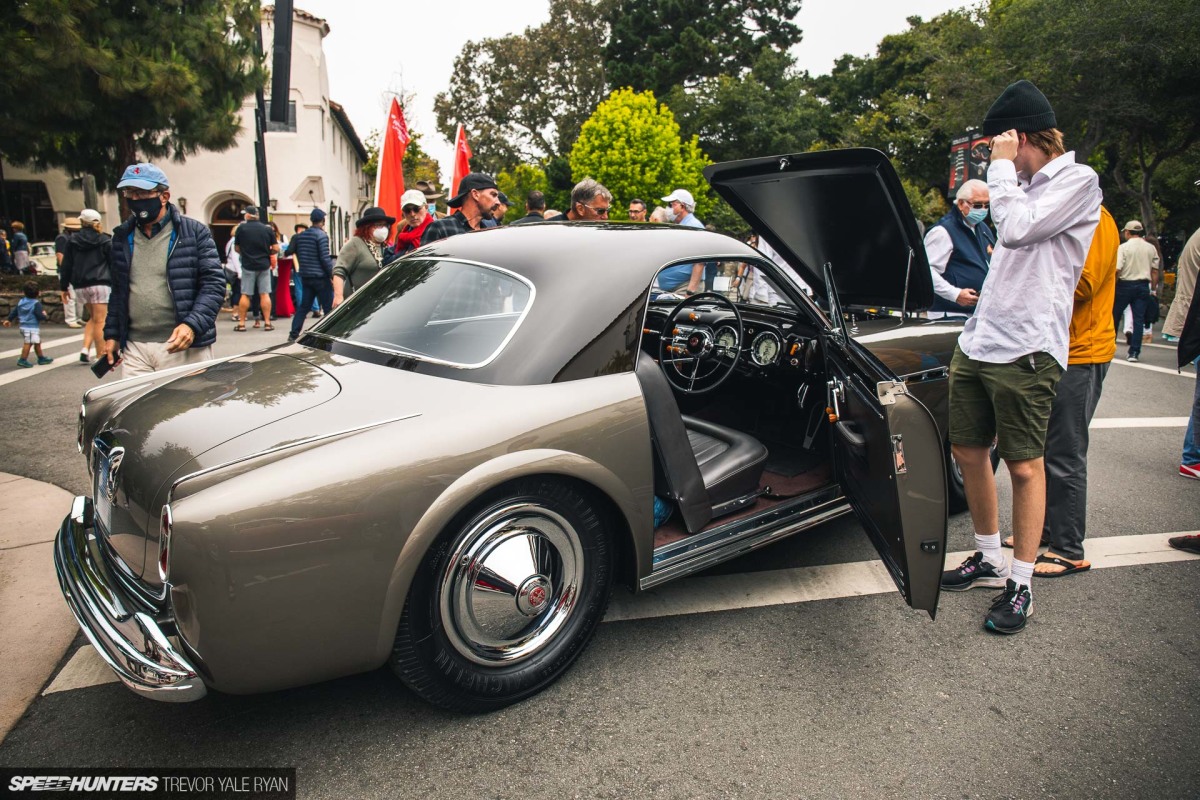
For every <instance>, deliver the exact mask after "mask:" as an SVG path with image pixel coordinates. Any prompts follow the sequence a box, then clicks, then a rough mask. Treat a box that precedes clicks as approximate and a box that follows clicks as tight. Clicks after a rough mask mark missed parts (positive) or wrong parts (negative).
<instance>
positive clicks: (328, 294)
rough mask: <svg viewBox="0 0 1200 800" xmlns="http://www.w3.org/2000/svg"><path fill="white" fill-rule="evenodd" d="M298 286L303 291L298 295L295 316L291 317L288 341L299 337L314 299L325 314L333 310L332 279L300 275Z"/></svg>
mask: <svg viewBox="0 0 1200 800" xmlns="http://www.w3.org/2000/svg"><path fill="white" fill-rule="evenodd" d="M300 284H301V286H302V287H303V290H302V291H301V293H300V303H299V305H297V306H296V315H295V316H294V317H292V332H291V334H289V335H288V338H289V339H295V338H296V337H297V336H299V335H300V329H301V328H303V327H304V318H305V317H307V316H308V312H309V310H310V309H312V304H313V299H314V298H316V300H317V301H318V302H319V303H320V304H321V310H322V311H324V312H325V313H326V314H328V313H329V312H330V310H331V309H332V308H333V279H332V278H306V277H304V276H303V275H302V276H300Z"/></svg>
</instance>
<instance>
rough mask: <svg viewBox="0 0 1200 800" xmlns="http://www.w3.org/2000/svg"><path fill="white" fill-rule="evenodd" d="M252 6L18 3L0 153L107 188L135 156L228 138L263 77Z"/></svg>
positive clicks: (143, 1)
mask: <svg viewBox="0 0 1200 800" xmlns="http://www.w3.org/2000/svg"><path fill="white" fill-rule="evenodd" d="M259 14H260V5H259V3H258V2H257V0H186V1H185V0H126V2H122V3H116V4H113V3H101V2H96V0H79V2H69V3H68V2H60V1H58V0H22V2H19V3H16V4H15V6H14V8H13V10H12V11H11V12H10V13H9V14H7V15H6V16H5V22H6V26H5V37H4V46H3V47H0V74H2V75H4V80H3V81H0V152H2V153H3V154H4V155H5V157H6V158H9V159H11V160H12V161H15V162H18V163H26V162H29V163H33V164H35V165H36V166H39V167H42V168H45V167H58V168H61V169H63V170H65V171H66V172H67V173H69V174H70V175H72V176H75V177H78V176H81V175H84V174H91V175H94V176H95V178H96V183H97V185H98V187H99V188H101V189H106V188H108V187H109V186H111V185H112V184H113V183H114V182H115V181H116V179H117V178H118V177H119V176H120V174H121V172H122V170H123V169H124V167H125V166H127V165H128V164H131V163H133V162H135V161H137V160H139V159H163V158H167V157H170V158H173V159H175V160H176V161H183V160H184V159H185V158H186V157H187V156H189V155H191V154H193V153H196V152H198V151H200V150H215V151H221V150H226V149H228V148H229V147H232V146H233V144H234V143H235V141H236V139H237V135H238V132H239V131H240V130H241V128H242V125H243V124H251V125H252V124H253V122H252V120H250V119H242V113H241V112H242V103H243V101H244V100H245V99H246V97H247V96H248V95H249V94H251V93H252V92H253V91H254V89H255V87H257V86H259V85H261V84H262V83H263V82H264V81H265V80H266V70H265V69H264V68H263V66H262V64H261V62H260V60H259V59H258V57H257V55H256V42H257V35H258V34H257V29H258V25H259ZM38 87H40V88H41V89H42V91H37V88H38Z"/></svg>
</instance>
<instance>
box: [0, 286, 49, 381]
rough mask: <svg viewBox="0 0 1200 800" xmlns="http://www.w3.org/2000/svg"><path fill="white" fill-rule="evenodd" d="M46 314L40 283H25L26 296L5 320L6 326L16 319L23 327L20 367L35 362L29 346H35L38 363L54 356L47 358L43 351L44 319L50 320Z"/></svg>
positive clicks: (43, 362) (29, 365)
mask: <svg viewBox="0 0 1200 800" xmlns="http://www.w3.org/2000/svg"><path fill="white" fill-rule="evenodd" d="M49 319H50V318H49V317H48V316H46V309H44V308H42V301H41V300H39V299H38V285H37V283H36V282H34V281H30V282H29V283H27V284H25V296H24V297H23V298H21V300H20V301H18V302H17V307H16V308H14V309H13V310H12V311H11V312H9V315H8V319H6V320H4V327H6V328H8V327H11V326H12V324H13V321H14V320H17V321H19V324H20V328H21V336H22V338H24V340H25V346H24V347H22V348H21V357H20V358H18V359H17V366H18V367H32V366H33V364H32V363H31V362H30V361H29V348H31V347H32V348H34V350H35V352H36V353H37V363H39V364H49V363H50V362H51V361H53V360H54V359H53V358H46V356H45V355H44V354H43V353H42V327H41V321H42V320H49Z"/></svg>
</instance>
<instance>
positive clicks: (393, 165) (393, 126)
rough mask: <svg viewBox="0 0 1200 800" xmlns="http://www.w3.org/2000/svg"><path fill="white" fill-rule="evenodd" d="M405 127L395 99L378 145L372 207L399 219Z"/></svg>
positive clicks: (405, 147)
mask: <svg viewBox="0 0 1200 800" xmlns="http://www.w3.org/2000/svg"><path fill="white" fill-rule="evenodd" d="M409 138H410V137H409V135H408V126H407V125H406V124H405V123H404V111H403V109H401V108H400V104H399V103H398V102H396V98H394V97H393V98H392V108H391V111H390V112H389V113H388V119H387V127H386V128H384V129H383V139H382V141H380V143H379V172H377V173H376V175H375V205H377V206H379V207H380V208H382V209H383V210H384V211H386V212H387V215H388V216H389V217H395V218H396V219H400V217H401V214H400V196H401V195H402V194H404V151H405V150H407V149H408V142H409Z"/></svg>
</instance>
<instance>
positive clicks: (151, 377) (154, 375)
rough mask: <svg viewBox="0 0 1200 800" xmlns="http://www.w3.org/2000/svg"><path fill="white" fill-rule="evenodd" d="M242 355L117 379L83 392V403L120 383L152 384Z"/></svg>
mask: <svg viewBox="0 0 1200 800" xmlns="http://www.w3.org/2000/svg"><path fill="white" fill-rule="evenodd" d="M244 355H247V354H246V353H238V354H237V355H235V356H224V357H222V358H210V359H209V360H208V361H195V362H193V363H191V364H180V365H179V366H178V367H169V368H167V369H160V370H158V371H156V372H148V373H145V374H143V375H132V376H130V377H128V378H118V379H117V380H115V381H109V382H108V383H102V384H100V385H99V386H93V387H92V388H90V389H87V390H86V391H84V393H83V402H85V403H86V402H88V401H89V400H91V399H92V392H98V391H100V390H101V389H104V390H107V389H111V388H112V387H114V386H120V385H121V384H122V383H131V382H133V381H142V382H143V383H154V382H155V381H157V380H158V379H159V378H161V377H163V376H164V375H173V374H175V373H176V372H178V373H184V372H188V371H194V370H197V369H203V368H205V367H211V366H212V365H213V364H219V363H221V362H222V361H232V360H233V359H235V358H241V357H242V356H244Z"/></svg>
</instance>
